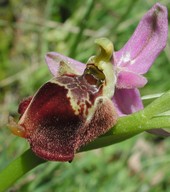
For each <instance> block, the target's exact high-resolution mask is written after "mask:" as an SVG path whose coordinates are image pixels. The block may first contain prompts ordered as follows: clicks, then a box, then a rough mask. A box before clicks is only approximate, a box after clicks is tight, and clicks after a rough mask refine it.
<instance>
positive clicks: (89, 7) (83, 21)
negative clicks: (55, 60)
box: [69, 0, 95, 58]
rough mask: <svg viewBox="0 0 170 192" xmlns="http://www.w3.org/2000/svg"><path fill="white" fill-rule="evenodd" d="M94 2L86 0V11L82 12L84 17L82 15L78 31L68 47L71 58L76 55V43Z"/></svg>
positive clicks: (79, 38)
mask: <svg viewBox="0 0 170 192" xmlns="http://www.w3.org/2000/svg"><path fill="white" fill-rule="evenodd" d="M94 2H95V1H94V0H88V3H87V10H86V13H85V14H84V17H83V19H82V20H81V23H80V27H79V33H78V34H77V36H76V38H75V40H74V42H73V44H72V46H71V47H70V53H69V56H70V57H72V58H74V57H75V55H76V50H77V47H78V44H79V42H80V40H81V37H82V35H83V31H84V29H85V28H86V25H87V21H88V19H89V16H90V13H91V11H92V9H93V6H94V4H95V3H94Z"/></svg>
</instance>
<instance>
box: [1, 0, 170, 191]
mask: <svg viewBox="0 0 170 192" xmlns="http://www.w3.org/2000/svg"><path fill="white" fill-rule="evenodd" d="M160 2H161V3H162V4H164V5H166V6H167V7H168V9H169V11H170V0H162V1H160ZM154 3H156V1H154V0H136V1H134V0H125V1H122V0H110V1H106V0H98V1H92V0H87V1H82V0H72V1H69V0H48V1H45V0H34V1H29V0H0V170H2V169H3V168H4V167H5V166H6V165H7V164H9V163H10V161H12V160H13V159H14V158H16V157H17V156H18V155H20V154H21V153H22V152H23V151H24V150H25V149H27V148H28V147H29V146H28V143H27V142H26V140H24V139H21V138H19V137H15V136H14V135H12V134H11V133H10V131H9V130H8V128H7V121H8V116H9V114H10V115H12V116H14V117H16V118H17V117H18V114H17V107H18V103H19V102H20V101H21V100H22V99H23V98H24V97H27V96H29V95H32V94H33V93H34V92H35V91H36V90H37V89H38V88H39V87H40V85H42V84H43V83H44V82H46V81H47V80H48V79H49V78H51V74H50V73H49V71H48V68H47V66H46V64H45V61H44V56H45V54H46V52H48V51H56V52H60V53H62V54H65V55H67V56H71V57H73V58H75V59H77V60H80V61H82V62H86V61H87V59H88V58H89V57H90V56H91V55H93V54H95V51H96V47H95V46H94V40H95V39H96V38H97V37H103V36H105V37H108V38H109V39H111V40H112V41H113V42H114V45H115V49H116V50H118V49H120V48H121V47H122V46H123V45H124V44H125V42H126V41H127V40H128V39H129V37H130V36H131V34H132V33H133V31H134V29H135V27H136V26H137V24H138V22H139V20H140V19H141V17H142V16H143V15H144V14H145V13H146V12H147V11H148V9H150V8H151V7H152V6H153V4H154ZM169 21H170V16H169ZM146 76H147V78H148V84H147V85H146V86H145V87H144V88H143V89H141V94H142V95H147V94H153V93H161V92H164V91H167V90H169V89H170V83H169V78H170V33H169V37H168V43H167V47H166V49H165V50H164V52H162V53H161V55H160V56H159V57H158V59H157V60H156V61H155V63H154V65H153V66H152V68H151V69H150V71H149V72H148V74H147V75H146ZM169 146H170V139H168V138H166V139H164V138H159V137H156V136H152V135H150V134H147V133H143V134H140V135H138V136H136V137H134V138H132V139H130V140H127V141H124V142H122V143H119V144H116V145H113V146H110V147H106V148H103V149H98V150H94V151H89V152H85V153H81V154H77V155H76V157H75V159H74V161H73V162H72V163H71V164H70V163H58V162H48V163H46V164H44V165H41V166H39V167H38V168H36V169H35V170H33V171H31V172H29V173H28V174H26V175H25V176H24V177H23V178H22V179H20V180H19V181H18V182H17V183H16V184H15V185H14V186H13V187H12V190H11V191H22V192H25V191H26V192H27V191H28V192H29V191H30V192H32V191H34V192H46V191H48V192H53V191H54V192H58V191H59V192H62V191H63V192H65V191H67V192H79V191H81V192H85V191H97V192H105V191H107V192H112V191H123V192H124V191H125V192H133V191H136V192H152V191H153V192H160V191H167V192H168V191H169V190H170V165H169V163H170V148H169ZM11 174H12V173H11ZM0 182H1V181H0Z"/></svg>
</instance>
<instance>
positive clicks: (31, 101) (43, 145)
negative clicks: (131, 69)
mask: <svg viewBox="0 0 170 192" xmlns="http://www.w3.org/2000/svg"><path fill="white" fill-rule="evenodd" d="M104 84H105V76H104V74H103V73H102V72H101V71H100V70H98V69H97V68H96V67H95V66H94V65H92V64H89V65H88V67H87V68H86V70H85V72H84V74H83V75H82V76H78V75H73V74H70V75H69V74H65V75H62V76H60V77H56V78H54V79H52V80H51V81H49V82H47V83H46V84H44V85H43V86H42V87H41V88H40V89H39V90H38V92H37V93H36V94H35V96H34V97H32V98H31V97H30V98H28V99H27V100H25V101H23V102H22V103H21V104H20V106H19V113H20V114H21V118H20V121H19V123H18V126H19V128H20V129H22V135H21V136H22V137H25V138H26V139H28V141H29V143H30V146H31V148H32V150H33V151H34V152H35V154H37V155H38V156H40V157H41V158H43V159H47V160H55V161H72V160H73V158H74V154H75V152H76V151H78V150H79V149H80V147H81V146H83V145H85V144H86V143H88V142H90V141H92V140H94V139H95V138H97V137H98V136H99V135H101V134H103V133H105V132H106V131H107V130H109V128H111V127H112V126H113V125H114V124H115V122H116V119H117V115H116V112H115V109H114V106H113V104H112V102H111V100H110V99H108V98H107V97H103V96H102V90H103V86H104ZM15 130H16V129H15ZM15 130H13V132H15ZM20 131H21V130H20ZM20 131H19V132H20ZM15 134H18V133H16V132H15Z"/></svg>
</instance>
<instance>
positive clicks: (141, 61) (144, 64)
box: [46, 3, 168, 135]
mask: <svg viewBox="0 0 170 192" xmlns="http://www.w3.org/2000/svg"><path fill="white" fill-rule="evenodd" d="M167 37H168V20H167V9H166V7H164V6H163V5H161V4H160V3H156V4H155V5H154V6H153V7H152V8H151V9H150V10H149V11H148V12H147V13H146V14H145V15H144V16H143V18H142V19H141V21H140V23H139V24H138V26H137V28H136V30H135V32H134V34H133V35H132V37H131V38H130V39H129V41H128V42H127V43H126V44H125V45H124V47H123V48H122V49H120V50H119V51H115V52H113V56H112V60H111V62H112V64H113V66H114V70H115V76H116V89H115V93H114V96H113V97H112V101H113V102H114V105H115V107H116V108H117V112H118V114H119V116H123V115H128V114H131V113H134V112H137V111H139V110H141V109H143V104H142V100H141V97H140V92H139V90H138V88H141V87H143V86H145V85H146V83H147V79H146V78H145V77H144V76H143V74H145V73H147V71H148V70H149V69H150V67H151V66H152V64H153V62H154V60H155V59H156V58H157V57H158V55H159V54H160V52H161V51H162V50H163V49H164V48H165V46H166V41H167ZM61 61H65V63H67V64H68V66H69V67H70V68H71V69H72V71H74V72H75V73H78V74H81V73H83V71H84V69H85V67H86V66H85V65H84V64H83V63H80V62H78V61H75V60H73V59H70V58H68V57H66V56H63V55H61V54H59V53H54V52H51V53H48V54H47V55H46V63H47V64H48V67H49V70H50V71H51V73H52V74H53V75H54V76H57V75H60V68H61ZM155 133H160V134H163V135H164V132H163V131H161V130H157V131H155Z"/></svg>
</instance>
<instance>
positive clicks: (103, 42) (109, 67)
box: [87, 38, 116, 98]
mask: <svg viewBox="0 0 170 192" xmlns="http://www.w3.org/2000/svg"><path fill="white" fill-rule="evenodd" d="M95 43H96V44H97V45H98V46H99V47H100V53H99V54H98V55H96V56H92V57H90V59H89V60H88V62H87V65H88V64H92V63H93V64H94V65H95V66H96V67H97V68H98V69H99V70H100V71H102V72H103V74H104V75H105V82H106V85H105V86H104V88H103V94H104V95H105V96H106V97H109V98H111V97H112V96H113V95H114V90H115V84H116V76H115V71H114V66H113V64H112V63H111V59H112V56H113V52H114V47H113V44H112V42H111V41H110V40H109V39H107V38H99V39H96V40H95Z"/></svg>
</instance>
